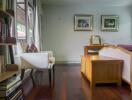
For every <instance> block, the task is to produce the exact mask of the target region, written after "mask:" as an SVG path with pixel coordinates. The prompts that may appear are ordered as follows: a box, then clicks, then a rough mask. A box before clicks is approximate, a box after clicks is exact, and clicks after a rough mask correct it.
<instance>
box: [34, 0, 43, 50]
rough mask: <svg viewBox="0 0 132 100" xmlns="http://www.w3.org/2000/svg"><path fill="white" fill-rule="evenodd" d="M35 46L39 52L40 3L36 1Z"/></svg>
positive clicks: (40, 43) (38, 0)
mask: <svg viewBox="0 0 132 100" xmlns="http://www.w3.org/2000/svg"><path fill="white" fill-rule="evenodd" d="M35 45H36V47H37V48H38V50H41V45H42V40H41V3H40V0H36V16H35Z"/></svg>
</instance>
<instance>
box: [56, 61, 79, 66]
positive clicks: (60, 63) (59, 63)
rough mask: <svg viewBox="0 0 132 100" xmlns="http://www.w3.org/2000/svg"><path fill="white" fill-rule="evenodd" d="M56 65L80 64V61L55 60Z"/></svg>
mask: <svg viewBox="0 0 132 100" xmlns="http://www.w3.org/2000/svg"><path fill="white" fill-rule="evenodd" d="M55 64H56V65H79V66H80V62H79V61H78V62H77V61H56V62H55Z"/></svg>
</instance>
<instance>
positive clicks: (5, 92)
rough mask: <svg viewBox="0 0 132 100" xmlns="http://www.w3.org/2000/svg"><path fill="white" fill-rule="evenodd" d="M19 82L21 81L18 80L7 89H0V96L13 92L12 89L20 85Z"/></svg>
mask: <svg viewBox="0 0 132 100" xmlns="http://www.w3.org/2000/svg"><path fill="white" fill-rule="evenodd" d="M21 83H22V82H21V81H19V82H17V83H16V84H15V85H13V86H12V87H11V88H10V89H8V90H0V97H8V96H9V95H10V94H11V93H13V91H15V90H16V89H17V88H18V87H19V86H20V85H21Z"/></svg>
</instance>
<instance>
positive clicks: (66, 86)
mask: <svg viewBox="0 0 132 100" xmlns="http://www.w3.org/2000/svg"><path fill="white" fill-rule="evenodd" d="M35 82H36V84H37V85H36V86H34V88H33V89H32V91H31V92H30V93H29V95H28V96H27V100H132V93H131V92H130V88H129V86H128V85H127V84H123V86H122V87H118V86H117V85H116V84H100V85H96V87H95V88H94V90H93V91H91V90H90V87H89V82H88V81H87V80H86V79H85V78H84V77H83V76H82V75H81V73H80V66H77V65H57V66H56V67H55V81H54V85H52V87H50V86H49V84H48V82H49V81H48V72H47V71H44V72H43V73H41V72H37V73H36V74H35Z"/></svg>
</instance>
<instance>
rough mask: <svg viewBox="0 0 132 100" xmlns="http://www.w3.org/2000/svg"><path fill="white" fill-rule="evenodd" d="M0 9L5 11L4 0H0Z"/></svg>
mask: <svg viewBox="0 0 132 100" xmlns="http://www.w3.org/2000/svg"><path fill="white" fill-rule="evenodd" d="M0 9H1V10H4V11H5V10H6V0H0Z"/></svg>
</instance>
